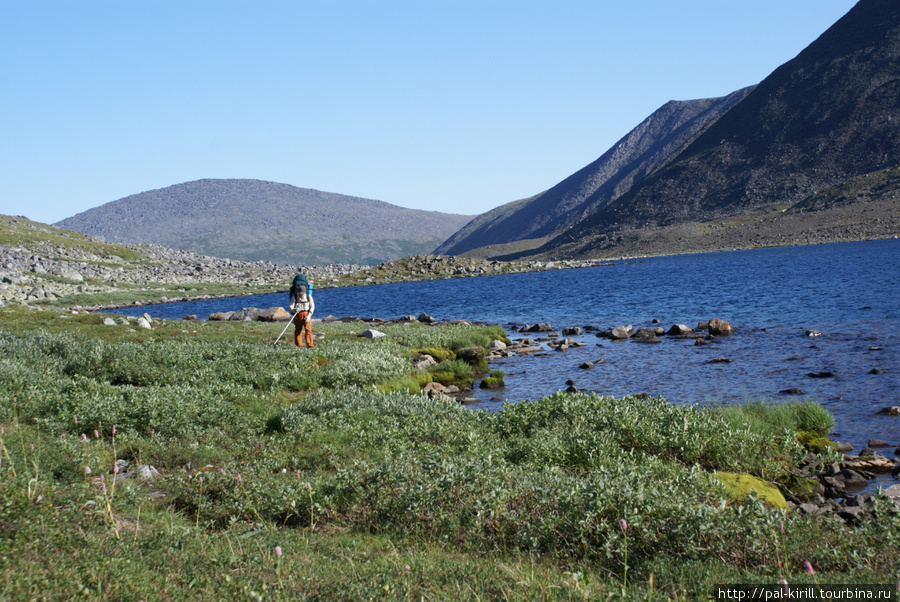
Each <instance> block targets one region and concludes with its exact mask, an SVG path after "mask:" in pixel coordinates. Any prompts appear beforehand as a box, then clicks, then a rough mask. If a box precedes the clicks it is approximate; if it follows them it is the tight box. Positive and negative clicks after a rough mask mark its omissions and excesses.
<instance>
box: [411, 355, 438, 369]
mask: <svg viewBox="0 0 900 602" xmlns="http://www.w3.org/2000/svg"><path fill="white" fill-rule="evenodd" d="M430 366H437V361H435V359H434V358H433V357H431V356H430V355H428V354H425V355H423V356H422V359H420V360H419V361H417V362H416V363H415V367H416V370H419V371H420V372H421V371H424V370H427V369H428V368H429V367H430Z"/></svg>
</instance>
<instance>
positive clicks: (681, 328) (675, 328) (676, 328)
mask: <svg viewBox="0 0 900 602" xmlns="http://www.w3.org/2000/svg"><path fill="white" fill-rule="evenodd" d="M693 332H694V331H693V329H691V328H690V327H688V326H685V325H684V324H673V325H672V327H671V328H670V329H669V330H668V331H667V332H666V334H668V335H670V336H680V335H685V334H692V333H693Z"/></svg>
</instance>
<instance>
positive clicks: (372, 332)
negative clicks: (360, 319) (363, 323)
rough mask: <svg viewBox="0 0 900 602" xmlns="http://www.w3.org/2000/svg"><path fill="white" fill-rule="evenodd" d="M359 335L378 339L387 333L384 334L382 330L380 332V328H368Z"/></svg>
mask: <svg viewBox="0 0 900 602" xmlns="http://www.w3.org/2000/svg"><path fill="white" fill-rule="evenodd" d="M361 336H364V337H366V338H367V339H380V338H381V337H384V336H387V335H386V334H384V333H383V332H381V331H380V330H375V329H374V328H368V329H366V330H365V331H363V333H362V335H361Z"/></svg>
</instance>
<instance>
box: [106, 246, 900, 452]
mask: <svg viewBox="0 0 900 602" xmlns="http://www.w3.org/2000/svg"><path fill="white" fill-rule="evenodd" d="M288 284H289V283H285V288H287V285H288ZM315 298H316V314H317V317H324V316H327V315H333V316H336V317H339V318H340V317H344V316H358V317H362V318H369V317H379V318H385V319H390V318H396V317H400V316H404V315H409V314H413V315H418V314H419V313H421V312H425V313H427V314H429V315H431V316H433V317H434V318H436V319H438V320H451V319H464V320H470V321H482V322H491V323H498V324H502V325H504V326H507V327H508V328H510V335H511V338H513V339H515V338H521V337H523V336H529V337H531V338H536V337H537V336H538V335H519V334H518V333H516V332H513V331H512V330H511V328H512V326H515V325H521V324H535V323H537V322H546V323H550V324H551V325H552V326H553V328H554V329H555V330H557V331H561V330H562V329H563V328H565V327H568V326H580V327H582V328H583V327H585V326H588V325H591V326H597V327H599V328H601V329H606V328H609V327H614V326H620V325H629V324H631V325H633V326H634V327H635V328H637V327H641V326H656V325H658V326H662V327H663V328H665V329H668V328H669V327H670V326H671V325H672V324H676V323H681V324H686V325H688V326H691V327H695V326H696V325H697V323H698V322H701V321H707V320H709V319H711V318H716V317H718V318H722V319H724V320H727V321H728V322H730V323H731V324H732V326H733V327H734V330H735V332H734V335H733V336H731V337H723V338H720V339H718V340H716V341H715V342H714V343H711V344H709V345H705V346H694V345H693V341H691V340H675V339H671V338H667V337H661V339H662V343H660V344H655V345H648V344H641V343H636V342H621V343H617V342H612V341H609V340H606V339H600V338H597V337H595V336H593V334H592V333H586V334H585V335H582V336H578V337H572V338H574V339H575V340H580V341H583V342H585V343H586V344H587V345H586V346H585V347H581V348H572V349H570V350H568V351H566V352H560V353H557V352H553V351H549V352H548V353H547V354H546V355H544V356H542V357H514V358H508V359H504V360H502V361H499V362H496V363H495V364H494V365H492V367H498V368H500V369H502V370H504V371H505V372H506V373H507V377H506V385H507V386H506V388H505V389H503V390H500V391H491V392H484V391H481V390H476V392H475V396H477V397H479V399H482V400H483V401H484V403H482V404H481V405H480V406H476V407H482V408H485V409H487V410H494V409H497V408H499V407H500V405H501V404H500V403H498V402H496V401H491V399H492V398H501V399H506V400H510V401H521V400H527V399H535V398H538V397H540V396H542V395H546V394H548V393H552V392H554V391H557V390H559V389H565V387H566V385H565V381H566V380H567V379H572V380H573V381H575V383H576V386H577V387H578V388H579V389H584V390H591V391H597V392H600V393H603V394H609V395H615V396H617V397H618V396H622V395H627V394H630V393H648V394H651V395H662V396H664V397H666V398H667V399H669V400H670V401H672V402H673V403H702V402H708V401H712V402H721V403H734V402H742V401H745V400H759V399H788V397H787V396H785V395H784V394H781V393H780V391H783V390H785V389H789V388H795V389H800V390H802V391H803V395H802V396H801V397H809V398H811V399H814V400H815V401H818V402H819V403H821V404H822V405H824V406H825V407H826V408H828V409H829V410H830V411H831V412H832V413H833V414H834V415H835V417H836V421H837V426H836V428H835V431H836V434H835V435H834V437H835V439H837V440H840V441H846V442H848V443H851V444H853V445H854V446H855V447H856V450H857V451H858V450H860V449H862V448H863V447H865V446H866V443H867V441H868V440H869V439H870V438H878V439H883V440H885V441H887V442H889V443H891V444H892V447H890V448H885V449H882V450H880V452H881V453H883V454H885V455H888V456H890V455H892V454H893V451H894V448H896V447H897V446H898V445H900V417H890V416H883V415H878V414H877V412H878V410H880V409H881V408H884V407H886V406H896V405H900V362H898V359H897V358H898V353H900V240H883V241H872V242H860V243H840V244H829V245H815V246H804V247H782V248H773V249H757V250H750V251H731V252H719V253H704V254H694V255H679V256H671V257H657V258H649V259H639V260H629V261H618V262H612V263H610V264H609V265H602V266H597V267H592V268H581V269H574V270H553V271H545V272H537V273H528V274H509V275H502V276H485V277H473V278H464V279H450V280H437V281H427V282H410V283H401V284H390V285H372V286H363V287H349V288H340V289H321V290H320V289H316V290H315ZM287 301H288V299H287V294H286V293H281V294H272V295H258V296H254V297H240V298H230V299H216V300H210V301H197V302H185V303H173V304H164V305H154V306H150V307H146V306H145V307H140V308H127V309H123V310H119V313H124V314H131V315H140V314H142V313H144V312H149V313H150V314H151V315H152V316H156V317H160V318H169V319H180V318H182V317H184V316H185V315H189V314H197V315H198V316H201V317H206V316H207V315H208V314H210V313H212V312H216V311H229V310H238V309H241V308H243V307H250V306H254V307H259V308H267V307H273V306H278V305H280V306H286V305H287ZM653 319H657V320H659V321H660V323H659V324H651V321H652V320H653ZM809 329H814V330H818V331H821V332H822V333H823V336H821V337H816V338H809V337H807V336H806V334H805V333H806V331H807V330H809ZM716 358H727V359H729V360H731V361H730V362H728V363H725V362H721V363H710V360H712V359H716ZM601 360H602V361H603V363H598V364H597V365H596V367H594V368H593V369H590V370H582V369H580V368H579V365H580V364H582V363H583V362H586V361H592V362H598V361H601ZM820 372H831V373H833V374H834V376H831V377H827V378H813V377H810V376H808V374H810V373H820ZM873 372H876V373H873Z"/></svg>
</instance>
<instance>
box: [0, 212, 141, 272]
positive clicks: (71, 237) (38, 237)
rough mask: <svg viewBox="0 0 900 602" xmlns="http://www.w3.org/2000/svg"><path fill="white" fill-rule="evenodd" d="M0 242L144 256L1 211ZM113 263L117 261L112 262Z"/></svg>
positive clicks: (102, 255)
mask: <svg viewBox="0 0 900 602" xmlns="http://www.w3.org/2000/svg"><path fill="white" fill-rule="evenodd" d="M0 246H7V247H25V248H29V249H31V248H36V247H46V248H48V249H51V248H53V247H59V246H64V247H68V248H69V249H75V250H80V251H84V252H86V253H91V254H92V255H96V256H98V257H99V258H112V257H117V258H119V259H121V260H123V261H143V260H145V259H146V258H145V257H144V256H143V255H141V254H140V253H138V252H137V251H132V250H131V249H129V248H127V247H123V246H120V245H114V244H109V243H102V242H96V241H92V240H90V239H89V238H88V237H87V236H84V235H83V234H80V233H78V232H75V231H73V230H64V229H62V228H56V227H53V226H48V225H46V224H42V223H39V222H33V221H31V220H29V219H27V218H24V217H12V216H8V215H0ZM115 265H119V264H118V262H115Z"/></svg>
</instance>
